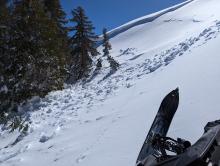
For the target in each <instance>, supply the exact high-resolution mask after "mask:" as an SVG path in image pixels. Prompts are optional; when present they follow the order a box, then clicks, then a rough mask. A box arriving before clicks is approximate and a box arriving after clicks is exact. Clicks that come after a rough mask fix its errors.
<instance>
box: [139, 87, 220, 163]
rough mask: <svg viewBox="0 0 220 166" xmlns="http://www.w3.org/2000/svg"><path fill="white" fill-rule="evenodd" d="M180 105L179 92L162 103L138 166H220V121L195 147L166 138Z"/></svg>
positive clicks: (170, 94)
mask: <svg viewBox="0 0 220 166" xmlns="http://www.w3.org/2000/svg"><path fill="white" fill-rule="evenodd" d="M178 104H179V91H178V88H177V89H175V90H173V91H172V92H170V93H169V94H168V95H167V96H166V97H165V98H164V99H163V101H162V103H161V105H160V108H159V111H158V113H157V115H156V117H155V119H154V121H153V124H152V126H151V128H150V130H149V132H148V135H147V137H146V139H145V141H144V144H143V146H142V148H141V151H140V153H139V155H138V158H137V161H136V166H220V120H217V121H214V122H209V123H208V124H207V125H206V126H205V128H204V134H203V135H202V136H201V138H200V139H199V140H198V141H197V142H196V143H195V144H193V145H191V143H190V142H189V141H187V140H184V139H181V138H177V140H174V139H172V138H170V137H167V136H166V135H167V132H168V129H169V126H170V124H171V122H172V119H173V116H174V114H175V112H176V110H177V108H178Z"/></svg>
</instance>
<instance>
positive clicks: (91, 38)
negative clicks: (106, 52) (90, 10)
mask: <svg viewBox="0 0 220 166" xmlns="http://www.w3.org/2000/svg"><path fill="white" fill-rule="evenodd" d="M72 16H73V17H72V19H70V21H71V22H72V23H73V24H74V27H72V28H71V30H72V32H73V36H72V37H71V40H70V43H71V47H72V52H71V54H72V66H71V74H72V75H71V76H70V79H69V82H74V81H76V80H79V79H81V78H83V77H87V76H88V73H89V71H90V66H91V64H92V59H91V56H96V55H98V54H99V53H98V51H97V49H96V42H95V40H96V38H97V36H96V35H95V33H94V32H93V30H94V27H93V25H92V22H91V21H89V19H88V17H87V16H86V15H85V11H84V10H83V8H82V7H78V8H76V9H74V10H73V11H72Z"/></svg>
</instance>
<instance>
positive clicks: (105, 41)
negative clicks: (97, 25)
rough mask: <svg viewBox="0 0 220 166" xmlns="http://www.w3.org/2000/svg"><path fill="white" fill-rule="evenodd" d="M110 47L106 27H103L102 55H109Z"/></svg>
mask: <svg viewBox="0 0 220 166" xmlns="http://www.w3.org/2000/svg"><path fill="white" fill-rule="evenodd" d="M111 49H112V46H111V44H110V43H109V38H108V35H107V29H106V28H104V29H103V53H104V56H108V55H109V50H111Z"/></svg>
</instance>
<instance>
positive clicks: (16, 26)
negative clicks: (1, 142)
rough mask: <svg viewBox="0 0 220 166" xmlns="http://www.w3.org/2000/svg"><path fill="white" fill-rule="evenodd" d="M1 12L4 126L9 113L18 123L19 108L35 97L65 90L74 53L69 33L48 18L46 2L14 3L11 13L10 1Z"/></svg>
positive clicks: (0, 85)
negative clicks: (70, 49)
mask: <svg viewBox="0 0 220 166" xmlns="http://www.w3.org/2000/svg"><path fill="white" fill-rule="evenodd" d="M3 2H5V3H3ZM0 11H1V12H0V74H1V76H0V81H1V82H0V95H1V96H0V102H1V105H0V114H1V115H2V116H1V120H2V121H1V122H0V123H3V120H4V121H5V120H6V118H4V116H3V115H6V113H7V118H10V119H15V118H14V117H15V116H14V115H15V114H16V112H17V106H18V105H20V104H22V103H25V101H27V100H28V99H30V98H31V97H32V96H41V97H43V96H45V95H46V94H47V93H48V92H50V91H52V90H58V89H62V87H63V83H64V81H65V79H66V76H67V72H66V69H65V68H66V66H67V65H68V62H67V57H68V55H69V54H70V51H69V49H68V43H67V41H68V37H67V33H66V32H65V33H64V31H61V23H60V22H58V20H56V19H51V18H50V17H49V16H48V14H47V13H46V12H45V6H44V5H43V3H42V1H40V0H14V7H13V10H12V12H11V13H10V12H9V10H8V8H7V5H6V1H2V0H1V4H0ZM2 11H4V12H2ZM2 117H3V118H2ZM6 121H7V120H6ZM15 121H16V123H17V119H15ZM11 126H17V125H14V124H13V123H12V124H11Z"/></svg>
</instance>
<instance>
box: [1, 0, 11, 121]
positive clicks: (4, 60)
mask: <svg viewBox="0 0 220 166" xmlns="http://www.w3.org/2000/svg"><path fill="white" fill-rule="evenodd" d="M0 11H1V12H0V123H1V124H3V123H5V121H6V119H5V118H6V117H5V116H6V114H5V113H6V110H7V109H6V108H10V103H11V102H10V96H11V93H10V91H9V89H8V84H9V77H8V71H7V70H8V68H9V67H10V53H9V50H10V48H9V47H8V43H9V40H10V34H9V28H10V27H9V25H10V14H9V10H8V7H7V0H1V1H0Z"/></svg>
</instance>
